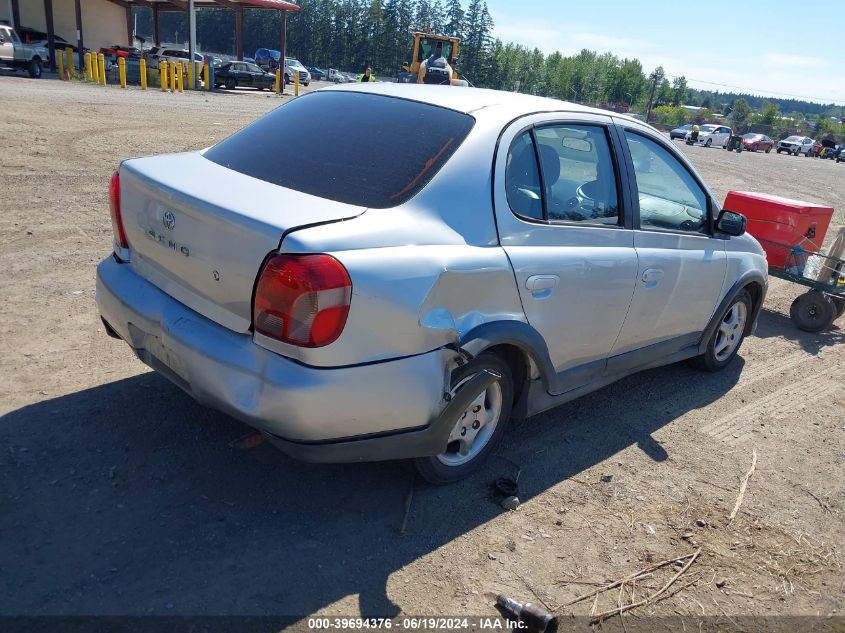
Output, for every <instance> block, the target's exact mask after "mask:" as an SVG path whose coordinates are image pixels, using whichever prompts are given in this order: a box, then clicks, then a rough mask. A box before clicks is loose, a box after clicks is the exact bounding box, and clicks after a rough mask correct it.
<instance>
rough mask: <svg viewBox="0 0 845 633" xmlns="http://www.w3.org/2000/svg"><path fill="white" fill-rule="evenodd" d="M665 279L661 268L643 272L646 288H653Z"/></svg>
mask: <svg viewBox="0 0 845 633" xmlns="http://www.w3.org/2000/svg"><path fill="white" fill-rule="evenodd" d="M661 279H663V271H662V270H660V269H659V268H649V269H648V270H644V271H643V275H642V280H643V283H644V284H645V286H646V288H653V287H654V286H656V285H657V284H658V283H660V280H661Z"/></svg>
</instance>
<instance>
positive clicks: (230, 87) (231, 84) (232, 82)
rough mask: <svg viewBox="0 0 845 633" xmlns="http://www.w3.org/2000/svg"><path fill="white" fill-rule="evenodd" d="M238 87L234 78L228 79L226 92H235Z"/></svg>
mask: <svg viewBox="0 0 845 633" xmlns="http://www.w3.org/2000/svg"><path fill="white" fill-rule="evenodd" d="M237 87H238V82H237V81H235V80H234V78H233V77H229V78H227V79H226V90H234V89H235V88H237Z"/></svg>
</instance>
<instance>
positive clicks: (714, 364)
mask: <svg viewBox="0 0 845 633" xmlns="http://www.w3.org/2000/svg"><path fill="white" fill-rule="evenodd" d="M752 308H753V303H752V301H751V295H750V294H749V293H748V291H747V290H741V291H740V292H739V293H738V294H737V295H736V296H735V297H734V299H733V301H731V303H730V305H729V306H728V307H727V308H726V309H725V311H724V312H723V313H722V315H721V317H720V318H719V325H718V327H717V328H716V330H715V331H714V332H713V334H712V335H711V336H710V340H709V341H707V349H706V350H705V351H704V353H703V354H701V355H700V356H696V357H695V358H692V359H690V363H691V364H692V365H693V366H694V367H697V368H698V369H701V370H704V371H710V372H716V371H721V370H722V369H724V368H725V367H727V366H728V365H730V363H731V361H732V360H733V359H734V358H736V355H737V352H739V348H740V347H741V346H742V342H743V341H744V340H745V332H746V330H747V329H748V319H749V318H751V310H752Z"/></svg>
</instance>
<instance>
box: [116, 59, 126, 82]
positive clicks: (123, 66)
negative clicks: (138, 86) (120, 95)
mask: <svg viewBox="0 0 845 633" xmlns="http://www.w3.org/2000/svg"><path fill="white" fill-rule="evenodd" d="M117 66H118V71H119V72H120V87H121V88H123V89H124V90H125V89H126V60H125V59H123V58H122V57H119V58H118V60H117Z"/></svg>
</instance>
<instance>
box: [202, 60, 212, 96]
mask: <svg viewBox="0 0 845 633" xmlns="http://www.w3.org/2000/svg"><path fill="white" fill-rule="evenodd" d="M202 81H203V84H205V85H204V87H205V89H206V90H211V78H210V77H209V70H208V62H206V63H205V64H203V65H202Z"/></svg>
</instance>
